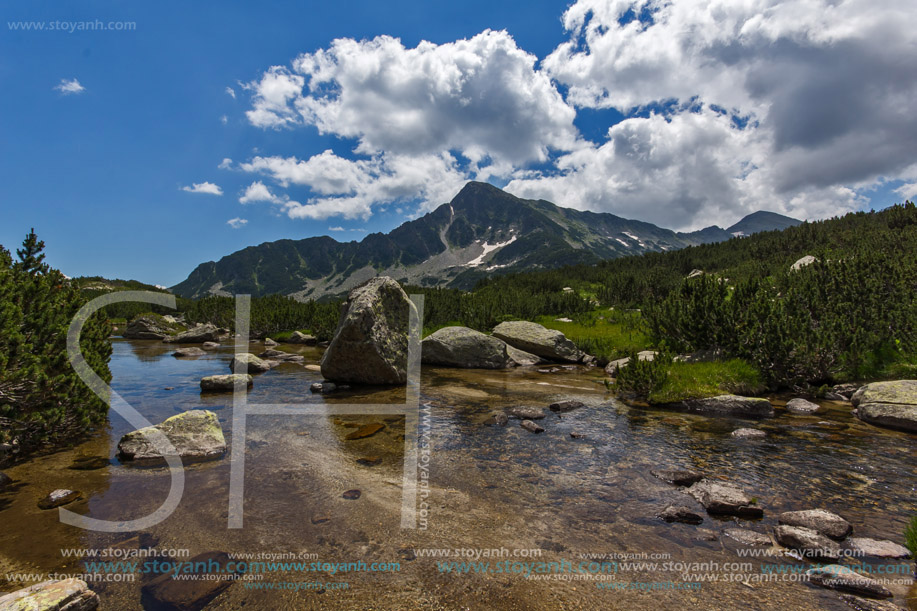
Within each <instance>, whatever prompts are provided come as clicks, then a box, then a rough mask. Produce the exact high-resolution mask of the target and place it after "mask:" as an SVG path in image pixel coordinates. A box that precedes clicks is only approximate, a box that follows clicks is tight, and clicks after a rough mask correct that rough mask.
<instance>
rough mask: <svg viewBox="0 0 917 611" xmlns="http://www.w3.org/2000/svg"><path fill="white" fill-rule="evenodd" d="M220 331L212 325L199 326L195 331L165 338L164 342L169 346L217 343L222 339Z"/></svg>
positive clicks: (191, 330) (190, 330) (189, 330)
mask: <svg viewBox="0 0 917 611" xmlns="http://www.w3.org/2000/svg"><path fill="white" fill-rule="evenodd" d="M220 335H221V333H220V330H219V329H218V328H216V327H215V326H213V325H211V324H206V325H198V326H196V327H194V328H193V329H188V330H187V331H184V332H182V333H179V334H178V335H172V336H170V337H167V338H165V339H164V340H162V341H164V342H166V343H169V344H203V343H204V342H215V341H217V340H218V339H220Z"/></svg>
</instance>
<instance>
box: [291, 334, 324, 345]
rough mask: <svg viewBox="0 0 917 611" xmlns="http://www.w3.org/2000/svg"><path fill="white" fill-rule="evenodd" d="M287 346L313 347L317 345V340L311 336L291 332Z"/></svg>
mask: <svg viewBox="0 0 917 611" xmlns="http://www.w3.org/2000/svg"><path fill="white" fill-rule="evenodd" d="M287 343H288V344H303V345H304V346H314V345H316V344H318V338H316V337H315V336H312V335H307V334H305V333H303V332H301V331H293V333H292V335H290V337H289V339H287Z"/></svg>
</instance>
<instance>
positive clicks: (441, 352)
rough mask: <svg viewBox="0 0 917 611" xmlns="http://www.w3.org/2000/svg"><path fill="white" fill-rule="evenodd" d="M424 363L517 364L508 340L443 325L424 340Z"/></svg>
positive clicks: (495, 366) (473, 366)
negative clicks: (508, 349)
mask: <svg viewBox="0 0 917 611" xmlns="http://www.w3.org/2000/svg"><path fill="white" fill-rule="evenodd" d="M421 355H422V356H421V359H422V362H423V363H424V364H429V365H442V366H446V367H463V368H469V369H506V368H507V367H512V366H514V365H515V364H516V363H515V361H514V360H513V359H512V358H510V356H509V354H508V353H507V350H506V342H504V341H503V340H500V339H497V338H496V337H493V336H490V335H484V334H483V333H481V332H480V331H475V330H474V329H469V328H468V327H443V328H442V329H439V330H438V331H434V332H433V333H431V334H430V335H428V336H427V337H426V338H425V339H424V340H423V342H422V343H421Z"/></svg>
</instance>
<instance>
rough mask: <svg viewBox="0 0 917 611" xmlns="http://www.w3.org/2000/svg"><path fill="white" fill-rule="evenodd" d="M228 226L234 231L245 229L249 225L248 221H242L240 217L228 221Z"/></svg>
mask: <svg viewBox="0 0 917 611" xmlns="http://www.w3.org/2000/svg"><path fill="white" fill-rule="evenodd" d="M226 224H227V225H229V226H230V227H232V228H233V229H240V228H241V227H244V226H245V225H247V224H248V219H240V218H239V217H236V218H234V219H229V220H228V221H226Z"/></svg>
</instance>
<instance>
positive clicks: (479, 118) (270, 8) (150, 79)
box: [0, 0, 917, 285]
mask: <svg viewBox="0 0 917 611" xmlns="http://www.w3.org/2000/svg"><path fill="white" fill-rule="evenodd" d="M694 1H695V0H685V1H684V2H682V3H681V4H683V5H685V7H684V8H685V10H684V11H681V12H679V11H678V10H672V9H660V8H659V7H656V5H655V3H653V2H642V1H641V2H636V3H628V2H619V1H617V0H609V1H608V2H597V0H581V1H580V2H577V3H575V4H573V5H571V7H569V9H568V7H567V6H566V5H565V4H564V3H557V2H540V3H539V2H526V3H515V2H513V3H509V2H462V3H431V2H421V1H416V2H407V1H401V2H385V3H380V2H347V3H311V2H310V3H304V2H259V3H244V4H243V3H238V4H236V5H233V4H230V3H216V2H213V3H178V2H160V3H126V2H83V1H72V2H71V1H68V2H60V1H58V2H27V3H26V2H23V3H17V4H16V5H11V4H7V5H6V6H4V10H3V23H0V30H2V31H0V86H2V90H3V92H4V93H3V94H2V96H0V115H2V119H0V120H2V131H0V155H2V159H3V163H2V164H0V219H2V222H0V244H3V245H4V246H6V247H7V248H13V247H15V246H16V245H17V244H18V242H20V241H21V239H22V237H23V236H24V234H25V233H26V232H27V231H28V229H29V228H30V227H33V226H34V227H35V228H36V230H37V232H38V234H39V236H40V237H41V238H43V239H44V240H45V241H46V243H47V252H48V260H49V262H50V263H51V264H52V265H54V266H55V267H58V268H60V269H61V270H62V271H63V272H64V273H66V274H68V275H71V276H75V275H96V274H98V275H104V276H107V277H121V278H136V279H139V280H142V281H146V282H150V283H155V284H163V285H172V284H175V283H177V282H179V281H181V280H182V279H184V277H185V276H186V275H187V274H188V273H189V272H190V271H191V270H192V269H193V268H194V267H195V266H196V265H197V264H198V263H201V262H203V261H207V260H215V259H218V258H220V257H221V256H223V255H225V254H228V253H230V252H232V251H234V250H237V249H239V248H242V247H245V246H248V245H252V244H257V243H260V242H263V241H267V240H274V239H279V238H303V237H308V236H312V235H323V234H327V235H332V236H334V237H335V238H337V239H340V240H350V239H360V238H362V236H363V235H365V232H367V231H387V230H389V229H391V228H393V227H394V226H396V225H398V224H400V223H401V222H403V221H404V220H406V219H407V218H411V217H412V216H414V215H416V214H419V213H422V212H424V211H426V210H429V209H431V208H432V207H435V205H436V204H439V203H442V202H444V201H447V200H448V199H449V197H451V194H454V192H455V191H456V190H457V188H458V187H459V186H460V185H461V184H462V182H463V181H465V180H469V179H482V180H490V181H491V182H493V183H494V184H497V185H499V186H501V187H502V186H506V187H507V189H508V190H510V191H511V192H513V193H516V194H518V195H521V196H527V197H545V198H546V199H551V200H552V201H555V202H556V203H558V204H561V205H568V206H572V207H577V208H581V209H593V210H599V211H607V212H613V213H616V214H619V215H621V216H625V217H629V218H641V219H643V220H648V221H651V222H655V223H657V224H660V225H664V226H668V227H672V228H676V229H690V228H697V227H700V226H705V225H708V224H712V223H714V222H715V223H718V224H721V225H723V226H726V225H728V224H731V223H732V222H735V221H736V220H737V219H738V218H740V217H741V216H743V215H744V214H747V213H749V212H751V211H754V210H757V209H770V210H774V211H777V212H783V213H786V214H792V215H795V216H797V217H799V218H823V217H825V216H830V215H833V214H838V213H843V212H845V211H847V210H852V209H859V208H864V207H866V208H868V207H869V206H875V207H884V206H886V205H888V204H890V203H893V202H896V201H902V200H903V199H904V197H905V196H907V197H913V194H912V193H911V192H910V191H911V190H914V188H913V187H914V185H915V184H917V164H915V163H914V160H913V159H912V158H911V159H910V160H908V155H912V150H913V148H912V144H913V141H914V140H913V134H914V133H915V132H917V128H915V125H917V123H915V119H914V118H913V117H912V116H911V117H910V118H908V116H909V115H914V113H913V112H912V110H913V108H903V109H902V108H901V104H902V102H900V100H901V99H904V100H908V99H910V100H912V99H915V98H914V96H913V93H914V89H915V78H914V71H913V69H912V68H910V67H909V66H907V65H903V62H901V61H896V60H895V57H894V56H895V53H896V52H900V53H901V54H903V55H902V56H903V57H913V49H914V48H915V46H914V45H915V43H914V40H915V38H914V35H913V33H908V32H907V31H906V29H904V28H903V26H902V27H901V28H899V27H897V26H896V24H898V23H900V22H901V20H902V17H913V16H915V15H914V12H915V11H914V9H913V8H911V7H910V4H909V3H900V4H899V3H897V2H889V3H888V8H887V10H886V12H885V14H883V12H882V11H873V13H872V16H873V19H872V21H871V22H870V23H871V24H872V25H868V26H862V27H860V26H856V28H859V29H858V30H856V31H855V32H854V34H850V33H849V29H850V28H845V27H844V26H848V25H850V24H856V23H859V21H858V19H859V17H860V15H859V13H857V10H859V9H858V3H856V2H849V3H848V4H849V5H850V6H848V7H847V10H845V11H843V12H841V11H837V13H838V14H834V13H829V17H828V18H825V11H819V10H811V19H812V20H815V21H813V23H815V22H816V21H817V23H818V27H819V28H821V30H820V31H821V32H822V33H823V34H824V35H823V36H816V35H813V34H812V33H811V32H812V30H811V28H810V30H808V31H805V30H804V26H805V25H806V24H805V17H802V18H800V17H799V15H798V12H797V13H795V15H796V16H795V17H794V18H793V20H792V23H790V21H791V20H783V19H779V16H780V11H779V10H778V11H776V14H777V17H774V16H773V15H774V12H771V13H768V15H770V16H769V17H767V19H771V20H772V21H771V22H769V23H765V24H763V25H762V24H761V19H760V18H756V15H754V14H737V15H733V16H732V17H731V18H730V19H731V20H730V22H729V23H730V24H732V25H733V26H734V24H735V23H736V21H737V20H738V23H740V24H741V23H745V24H746V26H745V28H744V29H742V28H741V27H737V28H735V34H734V35H735V40H734V41H733V42H734V43H736V42H737V44H738V49H739V50H738V51H736V44H733V45H732V46H731V47H730V46H729V45H728V44H726V43H728V42H729V40H728V32H727V35H725V36H726V38H725V39H723V40H716V41H714V42H711V41H710V39H709V38H708V37H705V36H704V33H703V32H699V33H698V34H697V35H696V39H691V40H687V41H684V40H681V41H679V40H678V39H677V37H676V36H673V35H672V32H675V31H678V32H683V31H685V30H686V28H685V27H684V25H685V23H686V20H687V21H690V20H691V19H692V18H693V17H691V16H690V15H691V14H692V12H691V11H690V10H688V9H690V8H691V7H690V6H689V5H690V4H691V3H692V2H694ZM676 4H678V3H676ZM789 4H793V3H789ZM812 4H813V3H809V4H808V5H807V6H809V8H810V9H811V5H812ZM815 4H817V2H816V3H815ZM629 5H634V6H636V7H637V8H638V9H639V10H638V11H637V12H638V13H639V12H640V11H641V10H642V11H643V14H644V15H648V16H649V17H648V19H647V20H646V22H645V23H643V24H639V23H631V24H628V21H629V19H627V18H625V17H624V16H625V15H626V11H627V9H628V7H629ZM631 8H632V7H631ZM695 8H696V7H695ZM735 10H739V9H735ZM863 10H866V9H865V8H863ZM696 12H697V11H696V10H695V11H694V13H696ZM876 13H878V19H877V18H876V17H877V15H876ZM758 17H759V16H758ZM96 21H99V22H102V23H103V24H106V25H107V24H108V23H109V22H131V23H134V24H135V26H133V27H131V26H122V27H127V28H131V29H129V30H127V31H97V30H96V31H93V30H80V29H76V30H75V31H73V32H68V31H60V30H58V31H48V30H47V29H46V30H44V31H36V30H34V29H33V30H25V31H24V30H22V29H14V28H22V27H24V26H22V25H11V24H14V23H15V22H36V23H37V22H44V23H45V26H44V27H45V28H48V27H53V26H49V25H48V24H49V23H51V22H65V23H66V24H68V25H64V26H58V27H65V28H67V27H72V28H79V27H81V26H80V25H79V24H78V22H96ZM800 21H802V25H801V26H800V25H799V22H800ZM876 23H878V25H876ZM905 23H907V22H905ZM911 23H912V21H911ZM748 24H755V27H756V28H758V30H759V31H757V32H752V33H751V34H749V27H750V26H749V25H748ZM638 26H639V27H638ZM765 26H766V27H765ZM31 27H37V26H31ZM113 27H118V26H113ZM711 27H713V26H711ZM731 27H732V26H731ZM800 28H803V29H800ZM868 28H873V29H877V32H880V33H881V34H882V40H883V42H884V43H885V44H886V46H887V47H890V48H888V49H886V50H885V51H882V52H880V51H878V50H877V49H876V48H874V47H872V46H870V45H869V44H868V43H867V42H864V41H865V40H866V39H868V37H869V36H871V35H872V34H875V32H871V31H869V30H868ZM712 31H715V32H718V34H717V37H719V38H723V36H724V34H723V31H725V30H724V28H723V27H715V28H714V29H713V30H712ZM801 32H802V33H801ZM380 36H388V37H391V38H385V39H381V38H377V37H380ZM673 38H674V39H675V40H674V41H673V43H672V44H673V46H672V47H671V48H665V47H664V45H662V44H661V43H659V41H662V40H668V39H673ZM336 39H342V41H339V42H338V43H334V41H335V40H336ZM392 39H398V40H392ZM422 41H428V43H424V45H422V46H421V48H419V49H418V48H417V47H418V45H420V44H421V43H422ZM676 43H679V44H676ZM691 45H694V46H695V47H696V48H695V51H697V52H696V53H687V52H684V53H683V55H681V56H679V55H678V53H681V52H682V51H677V49H682V50H683V49H685V48H690V47H691ZM726 48H730V49H732V50H731V51H730V52H731V53H733V56H730V57H728V58H727V57H725V56H724V55H723V54H724V53H725V51H724V49H726ZM673 49H676V50H675V51H673ZM908 51H910V53H909V52H908ZM303 54H307V55H305V56H304V55H303ZM697 56H702V57H706V61H698V62H696V63H692V62H695V59H696V57H697ZM717 61H719V62H721V63H722V66H723V68H722V69H718V70H716V71H715V73H714V74H713V75H712V76H711V74H709V73H706V72H705V70H706V68H705V66H709V65H710V64H711V63H713V64H715V63H716V62H717ZM273 66H279V67H280V68H277V69H275V70H272V67H273ZM393 66H394V67H393ZM373 71H375V72H373ZM771 72H773V73H774V74H779V79H776V80H775V79H774V78H772V77H769V73H771ZM848 78H849V79H859V80H860V81H861V82H863V83H864V87H863V89H866V90H869V91H872V92H874V93H873V95H874V96H875V93H876V92H877V93H878V94H880V95H879V96H876V97H872V98H864V97H863V96H864V95H866V94H863V93H862V92H859V91H858V90H857V89H858V88H853V89H854V91H849V90H848V89H842V88H841V87H840V84H844V83H846V84H847V85H848V86H849V84H850V82H857V81H856V80H854V81H847V80H846V79H848ZM813 81H817V82H815V85H813ZM77 83H78V84H77ZM313 83H314V84H315V88H314V89H310V84H313ZM816 85H817V87H816ZM867 85H868V87H867ZM278 87H280V88H282V89H283V90H284V91H287V92H288V93H287V94H286V95H281V96H280V97H278V94H277V91H278ZM227 88H231V90H232V94H234V95H231V94H230V93H229V92H228V90H227ZM833 88H837V90H836V91H835V89H833ZM819 92H821V93H823V94H825V93H828V94H830V93H834V94H836V95H833V96H830V100H831V101H827V102H826V101H825V100H824V97H823V96H818V95H815V94H816V93H819ZM901 96H903V97H901ZM692 100H693V101H692ZM896 100H898V101H897V102H896ZM895 104H897V106H895ZM905 104H906V103H905ZM721 108H722V109H728V110H722V111H719V110H714V109H721ZM402 111H403V112H402ZM851 113H852V114H851ZM851 117H853V119H852V120H851ZM736 118H742V120H741V121H736V120H735V119H736ZM749 118H750V120H749ZM746 123H747V125H746ZM740 126H741V127H740ZM610 129H611V131H609V130H610ZM899 140H900V141H899ZM907 151H910V153H908V152H907ZM224 159H228V160H231V161H228V162H225V163H223V160H224ZM221 164H222V167H220V166H221ZM205 183H209V184H210V185H216V186H217V187H219V192H220V193H221V194H213V193H207V192H191V191H188V190H184V188H188V189H192V190H193V185H195V184H198V185H201V184H205ZM253 184H260V185H261V186H260V187H257V188H255V189H254V190H251V189H252V185H253ZM209 189H210V190H215V188H214V187H210V188H209ZM204 190H205V191H206V190H207V188H206V187H205V188H204ZM246 193H248V194H249V196H250V197H248V198H246V197H245V195H246ZM267 194H269V195H267ZM240 199H243V200H246V201H247V202H248V203H240ZM233 219H237V221H236V223H234V225H235V227H234V226H233V225H231V224H229V223H228V221H231V220H233ZM242 220H244V221H245V222H244V223H242V222H241V221H242ZM331 228H335V229H336V230H334V231H332V230H331ZM340 229H343V231H341V230H340Z"/></svg>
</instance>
